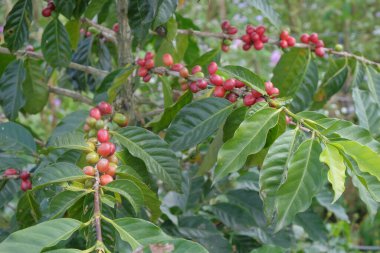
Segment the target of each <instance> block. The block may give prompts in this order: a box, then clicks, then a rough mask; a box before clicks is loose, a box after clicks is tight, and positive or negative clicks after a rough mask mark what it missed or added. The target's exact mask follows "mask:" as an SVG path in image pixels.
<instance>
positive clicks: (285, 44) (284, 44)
mask: <svg viewBox="0 0 380 253" xmlns="http://www.w3.org/2000/svg"><path fill="white" fill-rule="evenodd" d="M279 45H280V47H281V48H287V47H288V42H287V41H286V40H280V44H279Z"/></svg>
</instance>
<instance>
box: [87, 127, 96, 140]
mask: <svg viewBox="0 0 380 253" xmlns="http://www.w3.org/2000/svg"><path fill="white" fill-rule="evenodd" d="M96 133H97V131H96V130H95V129H91V130H90V131H89V132H88V134H87V135H88V137H90V138H91V137H95V136H96Z"/></svg>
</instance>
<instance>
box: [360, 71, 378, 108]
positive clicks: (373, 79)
mask: <svg viewBox="0 0 380 253" xmlns="http://www.w3.org/2000/svg"><path fill="white" fill-rule="evenodd" d="M365 73H366V77H367V80H366V82H364V85H363V88H364V87H365V88H367V90H369V91H370V94H371V95H372V96H373V98H374V99H375V100H376V101H377V103H379V104H380V85H379V83H380V73H379V72H378V71H376V70H375V69H374V68H373V67H371V66H367V65H365Z"/></svg>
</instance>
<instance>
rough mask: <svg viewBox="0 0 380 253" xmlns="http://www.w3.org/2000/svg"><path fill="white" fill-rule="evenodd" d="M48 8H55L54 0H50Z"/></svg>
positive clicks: (52, 9)
mask: <svg viewBox="0 0 380 253" xmlns="http://www.w3.org/2000/svg"><path fill="white" fill-rule="evenodd" d="M47 8H49V9H50V10H51V11H54V10H55V4H54V2H49V3H48V5H47Z"/></svg>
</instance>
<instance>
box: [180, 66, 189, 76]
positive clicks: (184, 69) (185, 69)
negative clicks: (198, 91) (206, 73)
mask: <svg viewBox="0 0 380 253" xmlns="http://www.w3.org/2000/svg"><path fill="white" fill-rule="evenodd" d="M179 75H180V76H181V77H183V78H188V77H189V70H188V69H187V68H185V67H184V68H182V69H181V70H180V71H179Z"/></svg>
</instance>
